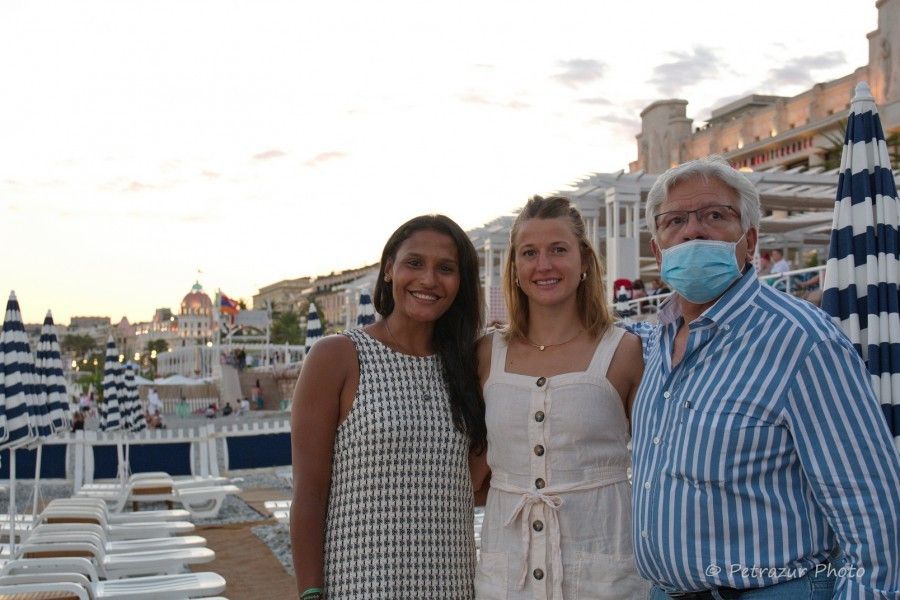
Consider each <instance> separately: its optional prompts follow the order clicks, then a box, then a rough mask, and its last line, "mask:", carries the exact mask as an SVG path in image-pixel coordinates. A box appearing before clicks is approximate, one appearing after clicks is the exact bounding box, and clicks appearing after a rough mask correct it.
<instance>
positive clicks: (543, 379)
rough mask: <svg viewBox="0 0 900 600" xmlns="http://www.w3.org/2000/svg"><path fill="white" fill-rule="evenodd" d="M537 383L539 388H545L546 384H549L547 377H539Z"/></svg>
mask: <svg viewBox="0 0 900 600" xmlns="http://www.w3.org/2000/svg"><path fill="white" fill-rule="evenodd" d="M535 383H537V386H538V387H543V386H544V384H545V383H547V378H546V377H538V379H537V381H536V382H535Z"/></svg>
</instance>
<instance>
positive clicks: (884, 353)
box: [822, 82, 900, 449]
mask: <svg viewBox="0 0 900 600" xmlns="http://www.w3.org/2000/svg"><path fill="white" fill-rule="evenodd" d="M898 230H900V204H898V198H897V187H896V185H895V182H894V175H893V173H892V171H891V164H890V155H889V154H888V150H887V145H886V144H885V140H884V131H883V130H882V128H881V119H880V118H879V116H878V109H877V108H876V107H875V100H874V98H873V97H872V93H871V91H870V90H869V86H868V85H867V84H866V83H865V82H861V83H859V84H857V86H856V93H855V94H854V96H853V101H852V103H851V105H850V116H849V117H848V121H847V132H846V135H845V136H844V151H843V155H842V157H841V170H840V177H839V179H838V191H837V198H836V201H835V207H834V222H833V225H832V231H831V245H830V248H829V251H828V263H827V264H826V268H825V285H824V291H823V294H822V308H823V309H824V310H825V312H827V313H828V314H829V315H831V317H832V318H833V319H834V321H835V322H836V323H838V324H839V325H840V327H841V329H843V330H844V333H846V334H847V336H848V337H849V338H850V341H852V342H853V345H854V346H855V347H856V350H857V352H859V354H860V356H862V358H863V360H865V361H866V366H867V367H868V370H869V375H870V377H871V380H872V386H873V387H874V388H875V393H876V394H877V396H878V399H879V401H880V402H881V408H882V410H883V412H884V416H885V417H886V418H887V422H888V428H889V429H890V430H891V434H892V435H893V436H894V444H895V446H896V447H897V448H898V449H900V314H898V304H900V296H898V284H900V238H898Z"/></svg>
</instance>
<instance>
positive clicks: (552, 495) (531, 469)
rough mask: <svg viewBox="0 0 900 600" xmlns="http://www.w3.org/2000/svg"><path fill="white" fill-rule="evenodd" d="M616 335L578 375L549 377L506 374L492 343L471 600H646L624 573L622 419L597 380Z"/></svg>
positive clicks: (629, 550) (627, 508)
mask: <svg viewBox="0 0 900 600" xmlns="http://www.w3.org/2000/svg"><path fill="white" fill-rule="evenodd" d="M624 333H625V332H624V331H623V330H622V329H620V328H618V327H610V328H609V330H608V331H607V332H606V334H605V335H604V336H603V339H602V340H601V341H600V342H599V344H598V345H597V349H596V350H595V352H594V355H593V358H592V359H591V363H590V365H589V366H588V368H587V370H586V371H582V372H572V373H563V374H560V375H554V376H552V377H538V376H531V375H519V374H514V373H507V372H506V351H507V344H506V342H505V341H503V339H502V335H500V334H499V333H495V334H494V336H493V341H492V352H491V371H490V375H489V376H488V380H487V382H486V383H485V386H484V397H485V403H486V407H487V412H486V420H487V428H488V464H489V465H490V467H491V471H492V475H491V489H490V492H489V494H488V499H487V504H486V506H485V515H484V524H483V526H482V533H481V558H480V561H479V565H478V570H477V572H476V577H475V595H476V598H479V599H483V600H495V599H514V600H525V599H528V600H538V599H541V600H546V599H550V600H585V599H591V600H600V599H604V600H605V599H615V600H623V599H630V598H635V599H637V598H640V599H641V600H643V599H645V598H647V595H648V593H649V590H650V585H649V583H647V582H646V581H644V580H643V579H641V577H640V576H639V575H638V574H637V571H636V570H635V567H634V551H633V546H632V537H631V535H632V534H631V484H630V483H629V482H628V477H627V471H626V470H627V468H628V467H629V466H630V454H629V451H628V448H627V445H628V441H629V434H628V421H627V419H626V415H625V410H624V407H623V406H622V401H621V399H620V397H619V394H618V392H617V391H616V389H615V388H614V387H613V385H612V384H611V383H610V382H609V380H608V379H607V378H606V371H607V369H608V367H609V363H610V361H611V360H612V357H613V355H614V354H615V351H616V348H617V347H618V345H619V342H620V341H621V339H622V336H623V335H624Z"/></svg>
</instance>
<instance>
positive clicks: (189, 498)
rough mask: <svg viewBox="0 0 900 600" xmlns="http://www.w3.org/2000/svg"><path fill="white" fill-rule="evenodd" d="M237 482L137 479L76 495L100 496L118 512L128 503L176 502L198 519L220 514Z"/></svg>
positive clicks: (234, 492)
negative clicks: (183, 482)
mask: <svg viewBox="0 0 900 600" xmlns="http://www.w3.org/2000/svg"><path fill="white" fill-rule="evenodd" d="M240 491H241V490H240V488H239V487H237V486H236V485H231V484H228V485H203V486H201V485H194V484H191V485H188V486H183V487H179V486H178V485H177V484H176V483H175V482H174V481H173V480H172V479H149V478H148V479H140V480H138V481H133V482H131V483H129V484H128V485H127V486H125V487H124V488H121V489H120V490H119V491H113V492H107V491H90V490H84V491H79V492H78V494H77V495H76V497H82V498H101V499H103V500H105V501H107V502H108V503H109V505H110V509H111V510H112V512H121V511H122V510H123V509H124V508H125V506H126V505H127V504H128V503H129V502H131V503H132V504H133V505H135V507H136V504H137V503H138V502H168V503H174V502H178V503H180V504H181V505H182V506H184V508H185V509H187V510H188V511H189V512H190V513H191V516H193V517H194V518H198V519H208V518H214V517H216V516H217V515H218V514H219V510H220V509H221V508H222V503H223V502H224V501H225V497H226V496H228V495H230V494H238V493H240Z"/></svg>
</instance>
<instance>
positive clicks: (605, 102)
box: [578, 98, 612, 106]
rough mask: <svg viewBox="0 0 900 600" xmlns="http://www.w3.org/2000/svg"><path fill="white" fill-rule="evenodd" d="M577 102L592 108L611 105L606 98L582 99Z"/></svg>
mask: <svg viewBox="0 0 900 600" xmlns="http://www.w3.org/2000/svg"><path fill="white" fill-rule="evenodd" d="M578 102H579V104H591V105H593V106H609V105H611V104H612V102H611V101H609V100H607V99H606V98H582V99H581V100H579V101H578Z"/></svg>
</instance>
